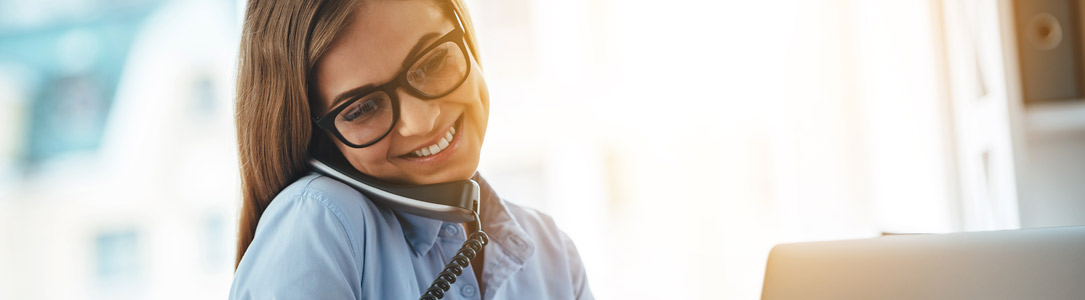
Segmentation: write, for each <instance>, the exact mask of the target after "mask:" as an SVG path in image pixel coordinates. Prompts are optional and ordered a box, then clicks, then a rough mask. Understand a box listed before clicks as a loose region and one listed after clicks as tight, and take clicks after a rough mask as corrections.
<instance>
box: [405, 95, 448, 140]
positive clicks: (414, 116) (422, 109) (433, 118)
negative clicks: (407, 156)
mask: <svg viewBox="0 0 1085 300" xmlns="http://www.w3.org/2000/svg"><path fill="white" fill-rule="evenodd" d="M398 96H399V129H398V131H399V134H400V135H402V136H412V135H425V134H427V133H429V132H430V131H433V130H434V128H433V126H434V123H436V122H437V117H438V116H440V115H441V106H440V105H439V103H437V101H425V100H422V99H418V98H415V97H414V96H411V95H410V94H407V93H404V92H402V91H400V92H399V95H398Z"/></svg>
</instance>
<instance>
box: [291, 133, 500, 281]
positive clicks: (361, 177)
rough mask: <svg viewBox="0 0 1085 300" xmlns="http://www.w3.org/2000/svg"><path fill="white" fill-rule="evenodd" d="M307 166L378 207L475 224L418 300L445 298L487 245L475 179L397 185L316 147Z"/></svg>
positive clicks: (340, 156)
mask: <svg viewBox="0 0 1085 300" xmlns="http://www.w3.org/2000/svg"><path fill="white" fill-rule="evenodd" d="M310 157H311V158H310V159H309V164H310V165H311V166H312V167H313V170H315V171H316V172H317V173H320V174H323V175H326V176H328V177H331V178H334V179H336V180H339V181H340V182H343V183H345V184H347V185H349V186H351V187H353V188H355V189H357V190H358V191H359V192H361V193H362V194H365V195H366V196H369V198H370V199H373V201H374V202H376V203H377V204H379V205H385V206H388V207H391V208H392V209H395V210H399V211H403V212H407V213H411V214H415V215H419V216H423V217H427V218H432V219H437V220H442V221H446V222H454V223H465V222H474V223H475V228H476V230H477V231H475V232H472V233H471V234H470V235H469V236H468V237H467V240H466V241H464V242H463V246H462V247H460V250H459V251H458V252H457V253H456V256H453V257H452V260H451V261H449V262H448V264H446V265H445V268H444V270H442V272H441V273H440V274H437V279H435V280H434V281H433V283H431V284H430V286H429V288H428V289H426V291H425V292H424V293H423V294H422V296H421V298H419V299H420V300H423V299H424V300H436V299H441V298H443V297H444V293H445V292H447V291H448V290H449V289H450V288H451V286H452V284H453V283H455V282H456V276H459V275H461V274H463V269H464V268H466V267H467V266H468V265H469V264H470V263H471V260H472V259H474V258H475V256H476V255H478V253H479V252H480V251H482V248H483V247H484V246H486V244H487V243H489V240H490V238H489V236H487V235H486V233H485V232H483V231H482V221H481V219H479V215H478V211H479V186H478V183H477V182H475V181H474V180H458V181H452V182H445V183H435V184H426V185H416V186H411V185H396V184H390V183H385V182H381V181H380V180H379V179H376V178H373V177H371V176H369V175H365V174H363V173H362V172H359V171H358V170H357V169H355V168H354V166H352V165H351V164H350V162H349V161H347V159H346V158H345V157H343V155H342V154H341V153H339V151H337V150H333V149H327V147H325V148H324V149H321V147H316V149H313V151H310Z"/></svg>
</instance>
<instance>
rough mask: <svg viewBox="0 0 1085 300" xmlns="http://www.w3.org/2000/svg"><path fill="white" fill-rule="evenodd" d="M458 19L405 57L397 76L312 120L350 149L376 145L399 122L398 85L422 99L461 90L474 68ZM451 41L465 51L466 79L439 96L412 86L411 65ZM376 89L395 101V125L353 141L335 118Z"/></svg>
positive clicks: (464, 73)
mask: <svg viewBox="0 0 1085 300" xmlns="http://www.w3.org/2000/svg"><path fill="white" fill-rule="evenodd" d="M453 14H455V12H453ZM455 21H456V22H454V23H455V26H456V28H455V29H452V31H450V32H449V33H447V34H445V35H444V36H442V37H441V38H439V39H437V40H436V41H434V42H433V43H432V44H430V45H429V46H427V47H426V48H425V49H422V51H418V53H417V54H415V56H414V57H411V58H409V59H407V60H404V65H403V68H402V69H400V71H399V73H397V74H396V77H395V78H394V79H392V80H391V81H389V82H386V83H384V84H381V85H377V86H373V87H370V88H366V89H364V90H362V91H359V92H358V93H356V94H357V95H358V96H355V97H351V98H350V100H347V101H343V103H342V104H339V106H336V107H335V108H333V109H332V110H331V111H329V112H328V113H327V114H324V116H322V117H319V118H313V122H314V123H316V125H317V126H318V127H320V128H322V129H324V130H327V131H329V132H331V133H332V135H335V137H336V138H338V139H339V141H341V142H343V144H346V145H347V146H350V147H351V148H364V147H369V146H371V145H373V144H376V143H378V142H380V141H381V140H384V138H385V137H386V136H388V134H389V133H391V132H392V129H394V128H396V124H399V96H398V95H397V94H396V90H398V89H399V88H403V89H404V90H406V91H407V93H409V94H411V95H412V96H415V97H418V98H419V99H422V100H433V99H437V98H441V97H444V96H447V95H448V94H451V93H452V92H454V91H456V90H457V89H459V88H460V86H461V85H463V83H464V82H465V81H467V77H470V75H471V69H472V67H471V52H467V46H466V45H464V32H463V25H461V24H460V22H459V16H456V20H455ZM450 41H451V42H454V43H456V46H459V47H460V51H462V53H463V59H464V60H466V61H465V62H464V63H466V66H467V70H466V71H464V72H463V78H462V79H460V81H459V82H457V83H456V84H455V85H453V86H452V87H451V88H449V89H448V91H445V92H444V93H441V94H438V95H430V94H426V93H425V92H422V91H420V90H418V88H416V87H414V86H412V85H411V84H410V82H408V81H407V72H410V70H411V67H413V66H414V65H415V64H416V63H418V60H419V59H421V58H423V57H425V56H426V54H429V52H430V51H432V50H433V49H434V48H437V47H438V46H441V45H443V44H444V43H446V42H450ZM376 92H384V93H385V94H387V95H388V100H389V101H391V103H392V124H391V125H389V126H388V129H387V130H385V131H384V133H382V134H381V135H380V136H379V137H377V138H376V139H373V140H372V141H370V142H367V143H365V144H355V143H351V142H350V141H349V140H347V139H346V137H343V134H342V133H340V132H339V128H336V127H335V117H336V116H338V115H339V113H340V112H342V111H343V110H344V109H346V108H347V107H349V106H350V105H351V104H354V102H357V101H358V100H359V99H364V98H365V97H368V96H369V95H372V94H373V93H376Z"/></svg>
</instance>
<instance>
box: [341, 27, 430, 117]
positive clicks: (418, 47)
mask: <svg viewBox="0 0 1085 300" xmlns="http://www.w3.org/2000/svg"><path fill="white" fill-rule="evenodd" d="M439 34H440V33H436V32H430V33H427V34H424V35H422V37H421V38H418V42H417V43H415V44H414V47H411V51H408V52H407V56H406V57H404V58H403V63H401V65H403V67H402V68H407V67H409V66H407V64H409V63H411V58H414V56H415V55H418V51H422V48H425V47H426V46H427V43H426V42H428V41H429V40H431V39H433V38H434V37H436V36H437V35H439ZM396 75H399V72H398V71H397V72H396ZM392 80H395V79H394V78H393V79H392ZM373 86H376V85H375V84H366V85H362V86H358V87H355V88H352V89H349V90H347V91H345V92H342V93H339V95H337V96H335V98H333V99H335V100H332V105H331V106H330V107H329V108H328V111H331V110H332V109H335V107H336V106H339V104H340V103H342V102H343V101H346V100H347V99H350V98H351V97H354V96H357V94H358V93H359V92H361V91H362V90H367V89H369V88H370V87H373Z"/></svg>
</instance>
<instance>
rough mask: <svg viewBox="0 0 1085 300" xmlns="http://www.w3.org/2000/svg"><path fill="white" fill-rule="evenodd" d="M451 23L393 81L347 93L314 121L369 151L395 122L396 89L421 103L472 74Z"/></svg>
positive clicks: (458, 33) (349, 143)
mask: <svg viewBox="0 0 1085 300" xmlns="http://www.w3.org/2000/svg"><path fill="white" fill-rule="evenodd" d="M455 23H456V28H455V29H453V30H452V31H451V32H449V33H447V34H445V35H444V36H443V37H441V38H440V39H437V41H435V42H433V43H432V44H430V46H429V47H426V48H425V49H423V50H422V51H419V53H420V54H419V55H416V56H414V57H411V58H408V59H407V60H405V62H407V63H404V68H403V69H402V70H400V71H399V73H398V74H396V77H395V78H394V79H392V81H389V82H387V83H384V84H381V85H379V86H373V87H369V88H363V89H362V90H359V91H357V92H352V93H351V94H353V95H355V96H353V97H351V98H349V99H348V100H347V101H344V102H343V103H342V104H340V105H339V106H336V107H335V108H334V109H332V110H331V111H330V112H328V113H327V114H325V115H324V116H322V117H320V118H314V119H313V122H315V123H316V125H317V126H319V127H320V128H322V129H324V130H327V131H329V132H331V133H332V135H335V137H336V138H338V139H339V140H340V141H342V142H343V144H346V145H347V146H350V147H352V148H363V147H368V146H370V145H373V144H376V143H377V142H379V141H380V140H381V139H384V137H385V136H388V133H390V132H392V128H395V125H396V123H398V122H399V96H397V95H396V90H398V89H399V88H403V89H404V90H405V91H406V92H407V93H409V94H411V95H413V96H415V97H418V98H419V99H422V100H433V99H437V98H440V97H444V96H445V95H448V94H449V93H452V91H455V90H456V89H457V88H459V87H460V85H462V84H463V82H464V81H466V80H467V74H468V73H469V72H470V71H471V62H470V61H469V60H468V56H467V47H466V46H464V42H463V35H464V34H463V26H461V25H460V23H459V17H458V16H456V22H455Z"/></svg>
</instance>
